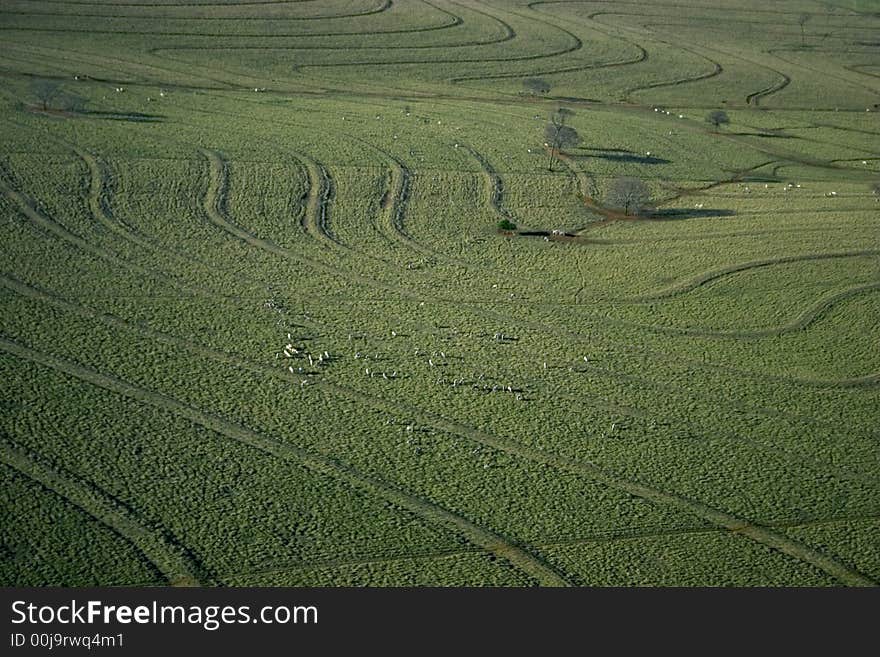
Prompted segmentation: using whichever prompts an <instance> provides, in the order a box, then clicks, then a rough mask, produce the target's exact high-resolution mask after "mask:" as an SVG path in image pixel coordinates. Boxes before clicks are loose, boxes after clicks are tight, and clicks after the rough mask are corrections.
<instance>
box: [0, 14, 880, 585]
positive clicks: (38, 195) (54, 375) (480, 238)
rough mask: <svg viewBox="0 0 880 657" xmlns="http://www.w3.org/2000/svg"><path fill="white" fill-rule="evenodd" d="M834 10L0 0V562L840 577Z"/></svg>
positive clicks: (126, 570)
mask: <svg viewBox="0 0 880 657" xmlns="http://www.w3.org/2000/svg"><path fill="white" fill-rule="evenodd" d="M844 4H846V7H844V6H843V5H844ZM869 4H870V3H858V2H851V3H841V2H838V3H836V5H835V7H836V8H830V7H829V8H817V7H816V6H813V5H810V4H809V3H804V2H800V1H799V0H792V1H791V2H786V3H782V4H780V5H779V6H777V5H773V6H772V7H770V6H768V5H767V4H766V3H757V2H739V3H736V6H735V7H730V6H729V4H727V5H721V4H718V3H717V2H714V1H708V0H707V2H703V3H700V6H699V7H695V8H692V10H691V11H689V12H688V13H687V14H686V15H684V14H682V13H681V12H680V11H679V10H678V9H676V8H675V7H673V6H672V5H668V4H665V3H661V2H652V3H648V4H647V5H645V4H644V3H642V4H641V5H637V4H635V3H613V4H610V3H604V2H574V3H568V2H566V3H562V2H538V3H534V2H532V3H525V2H501V1H496V0H488V1H486V2H452V1H445V0H444V1H442V2H441V1H440V0H436V1H435V0H431V1H430V2H423V1H416V0H412V1H406V2H404V1H400V2H394V3H393V4H389V3H383V2H381V1H380V0H332V1H331V2H326V3H324V2H322V3H275V4H271V3H270V4H263V5H259V4H258V5H253V4H244V3H243V4H236V3H228V4H223V5H193V4H176V3H174V2H167V3H162V4H156V3H143V4H138V3H131V4H126V5H117V4H114V3H109V2H95V3H93V4H90V5H87V6H83V5H76V6H74V5H70V4H68V3H64V2H58V3H52V4H51V5H45V6H43V5H41V6H39V7H37V6H36V5H35V4H34V3H31V2H28V1H27V0H16V1H14V2H9V3H6V4H4V7H3V8H2V9H0V14H2V24H0V30H2V32H3V35H4V44H5V45H4V51H3V53H2V54H0V72H2V75H3V80H4V85H3V88H2V92H0V120H2V124H3V130H0V216H2V222H0V244H2V247H0V258H2V261H3V274H2V278H0V283H2V285H0V304H2V306H3V313H2V327H0V352H2V356H0V370H2V372H0V382H2V383H0V386H2V391H3V395H2V399H3V400H4V401H3V406H2V412H0V423H2V424H0V430H2V433H3V439H2V441H0V449H2V452H0V454H2V462H3V468H2V472H3V481H4V487H3V494H2V495H3V506H2V508H3V511H2V513H0V520H2V522H0V527H3V529H2V530H0V536H2V541H0V545H2V547H0V554H2V558H0V582H2V583H3V584H7V585H28V584H36V585H93V584H112V585H125V584H162V583H171V584H175V585H189V584H194V583H198V584H205V585H268V586H272V585H302V586H312V585H369V586H387V585H447V586H457V585H491V586H524V585H683V586H699V585H711V586H732V585H747V586H753V585H757V586H793V585H807V586H837V585H865V584H868V585H872V584H876V583H877V581H878V577H880V559H878V555H880V551H878V550H877V549H876V530H877V527H876V525H877V517H878V515H880V495H878V483H880V471H878V466H880V462H878V458H877V450H876V440H877V435H878V433H877V429H876V427H877V426H878V420H880V417H878V412H877V409H878V401H880V398H878V390H880V388H878V382H880V379H878V372H880V359H878V358H880V356H878V352H877V349H876V345H877V341H878V339H880V333H878V328H877V322H876V320H875V318H876V317H877V316H878V313H880V307H878V303H880V296H878V285H880V259H878V258H880V240H878V234H880V233H878V230H877V216H878V214H877V210H878V205H877V197H876V196H873V195H872V194H871V193H870V184H871V183H872V182H874V181H876V180H877V178H878V166H880V165H878V163H880V147H878V143H877V135H878V134H880V130H878V128H877V123H876V122H877V118H876V117H877V115H878V114H877V112H876V111H875V110H877V109H878V108H876V107H875V106H874V104H875V103H877V102H878V101H880V98H878V96H880V84H878V78H877V75H876V70H875V69H877V68H878V66H880V64H878V63H877V61H876V56H875V55H874V54H873V53H872V52H871V48H870V46H869V45H864V44H862V42H863V41H866V40H869V36H870V35H871V34H872V32H871V29H872V26H873V27H874V28H876V26H875V25H873V22H876V20H877V17H876V15H874V14H871V13H870V10H871V8H870V7H866V6H864V5H869ZM832 9H833V10H832ZM804 11H809V12H812V18H811V20H810V21H809V22H808V23H807V24H806V29H805V31H806V34H805V36H804V41H803V43H802V42H801V34H800V29H799V27H798V25H797V22H796V19H797V17H798V16H799V15H800V13H802V12H804ZM854 12H855V13H854ZM858 12H863V13H858ZM722 17H723V18H724V25H725V28H724V29H720V27H719V25H720V19H721V18H722ZM74 76H77V77H78V78H79V79H74ZM530 76H540V77H542V78H544V79H546V80H547V81H548V82H549V83H550V84H551V91H550V92H549V94H548V95H547V96H546V97H534V96H530V95H526V94H523V93H522V79H523V78H524V77H530ZM34 77H50V78H53V79H57V80H58V81H59V82H61V83H62V84H63V87H64V88H65V89H66V90H68V91H70V92H75V93H77V94H78V95H80V96H82V97H84V98H86V99H87V104H86V110H85V111H77V112H71V111H61V110H58V109H55V110H53V111H49V112H42V111H35V106H36V101H35V99H34V98H33V97H32V96H31V95H30V91H29V87H30V83H31V81H32V79H33V78H34ZM117 88H121V89H123V91H119V92H117V91H116V89H117ZM560 104H564V105H565V106H567V107H569V108H571V109H572V110H573V111H574V112H575V114H574V116H573V117H571V119H570V120H569V121H570V125H571V126H572V127H574V128H575V129H576V130H577V131H578V132H579V134H580V135H581V137H582V143H581V145H580V146H579V147H577V148H573V149H570V150H568V151H566V153H565V154H564V157H563V158H561V160H560V161H559V162H557V163H556V166H555V167H554V170H553V171H549V170H548V168H547V151H546V149H545V147H544V145H543V131H544V126H545V124H546V122H547V120H548V116H549V114H550V112H552V111H553V109H555V108H556V107H557V106H559V105H560ZM718 108H723V109H725V111H727V112H728V114H729V116H730V118H731V123H730V125H728V126H725V127H723V128H722V129H721V130H718V131H715V130H713V128H712V127H711V126H710V125H709V124H707V123H706V122H705V120H704V117H705V115H706V114H707V112H708V111H710V110H712V109H718ZM866 109H868V110H871V111H866ZM618 176H636V177H639V178H642V179H644V180H645V181H646V182H647V183H648V185H649V187H650V188H651V190H652V193H653V196H654V202H655V205H656V208H655V209H654V210H653V211H652V212H651V213H649V214H646V215H644V216H642V217H640V218H636V219H615V218H614V217H612V218H611V219H610V220H609V219H608V218H607V217H606V216H604V215H602V214H601V213H600V212H599V211H597V210H596V209H595V205H596V203H598V204H600V205H601V196H602V193H603V190H604V189H606V188H607V187H608V185H609V184H610V183H611V181H612V180H613V179H614V178H616V177H618ZM585 195H586V196H589V197H591V198H592V203H593V206H594V207H592V208H591V207H590V206H589V205H588V204H585V203H584V196H585ZM503 218H508V219H509V220H511V221H513V222H515V223H516V224H517V226H518V230H519V231H521V232H523V231H534V232H536V233H549V232H550V231H553V230H561V231H564V232H566V233H569V235H570V236H568V237H564V238H560V237H558V236H555V235H552V234H549V235H547V237H548V239H546V240H545V239H543V238H542V235H541V234H538V235H536V236H525V235H519V234H511V235H505V234H500V233H499V232H498V231H497V225H498V222H499V221H500V220H501V219H503ZM551 237H552V239H551ZM288 336H289V337H288ZM288 344H289V345H291V346H292V347H295V348H296V350H297V352H298V353H297V354H292V355H291V356H290V357H288V356H286V355H284V353H283V352H284V349H285V347H286V345H288ZM288 353H291V352H288ZM325 353H326V354H327V356H326V357H325V356H324V354H325ZM306 354H308V355H306ZM319 355H320V356H321V358H320V361H319V360H318V357H319ZM309 357H311V362H310V360H309ZM50 519H51V522H50Z"/></svg>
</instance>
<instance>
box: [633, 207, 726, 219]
mask: <svg viewBox="0 0 880 657" xmlns="http://www.w3.org/2000/svg"><path fill="white" fill-rule="evenodd" d="M735 214H736V212H734V211H733V210H726V209H722V208H664V209H662V210H653V211H652V212H650V213H646V217H648V218H649V219H656V220H660V221H674V220H676V219H697V218H706V217H732V216H734V215H735Z"/></svg>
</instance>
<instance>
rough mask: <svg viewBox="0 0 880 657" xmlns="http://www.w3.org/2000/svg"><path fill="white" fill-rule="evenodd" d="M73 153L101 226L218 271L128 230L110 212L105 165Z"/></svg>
mask: <svg viewBox="0 0 880 657" xmlns="http://www.w3.org/2000/svg"><path fill="white" fill-rule="evenodd" d="M74 152H75V153H76V154H77V155H78V156H79V157H80V159H82V160H83V161H84V162H85V163H86V165H87V167H88V169H89V176H90V180H89V190H88V201H89V209H90V211H91V213H92V216H93V217H94V218H95V219H96V220H97V221H98V222H99V223H101V224H102V225H104V226H105V227H107V228H108V229H110V230H111V231H113V232H114V233H116V234H117V235H120V236H121V237H123V238H124V239H126V240H128V241H130V242H132V243H134V244H137V245H138V246H140V247H142V248H143V249H146V250H147V251H150V252H152V253H162V254H167V255H169V256H171V257H173V258H174V259H176V260H178V261H180V262H184V263H186V264H188V265H194V266H196V267H198V268H203V269H205V270H206V271H217V269H218V267H217V265H216V264H209V263H207V262H204V261H202V260H199V259H198V258H195V257H192V256H189V255H186V254H184V253H180V252H179V251H177V250H175V249H170V248H168V247H166V246H164V245H161V244H159V243H157V242H156V241H155V240H154V239H152V238H151V237H149V236H147V235H145V234H143V233H141V232H140V231H138V230H137V229H135V228H132V227H130V226H128V225H127V224H126V223H125V222H124V221H123V220H121V219H119V218H118V217H117V216H116V215H115V213H114V212H113V211H112V210H111V209H110V205H109V199H108V195H109V187H110V185H109V183H108V178H107V172H106V167H105V166H104V164H103V163H102V162H101V161H100V160H98V158H97V157H95V156H94V155H92V154H91V153H89V152H87V151H85V150H82V149H80V148H74ZM235 278H236V279H237V280H239V281H241V280H244V281H247V282H249V283H251V284H254V285H259V286H264V285H265V284H264V283H260V282H259V281H255V280H253V279H251V278H250V277H248V276H246V275H243V274H238V273H236V274H235ZM213 294H215V293H214V292H210V291H207V290H206V291H204V295H206V296H207V295H213Z"/></svg>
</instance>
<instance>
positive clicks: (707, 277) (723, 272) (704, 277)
mask: <svg viewBox="0 0 880 657" xmlns="http://www.w3.org/2000/svg"><path fill="white" fill-rule="evenodd" d="M876 255H880V249H862V250H859V251H841V252H837V253H806V254H803V255H792V256H781V257H778V258H766V259H764V260H750V261H749V262H740V263H737V264H734V265H730V266H728V267H721V268H719V269H710V270H709V271H705V272H703V273H701V274H697V275H696V276H693V277H691V278H689V279H687V280H684V281H681V282H679V283H676V284H674V285H671V286H670V287H667V288H664V289H661V290H657V291H656V292H649V293H647V294H642V295H638V296H634V297H626V298H622V299H617V301H620V302H623V303H638V304H641V303H651V302H654V301H658V300H661V299H668V298H670V297H674V296H678V295H680V294H685V293H687V292H691V291H693V290H695V289H697V288H699V287H702V286H704V285H707V284H709V283H713V282H715V281H717V280H719V279H722V278H724V277H726V276H730V275H731V274H736V273H738V272H742V271H748V270H751V269H760V268H762V267H770V266H772V265H781V264H786V263H790V262H805V261H812V260H829V259H836V258H857V257H861V256H876Z"/></svg>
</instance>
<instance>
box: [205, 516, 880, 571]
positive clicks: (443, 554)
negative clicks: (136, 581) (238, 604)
mask: <svg viewBox="0 0 880 657" xmlns="http://www.w3.org/2000/svg"><path fill="white" fill-rule="evenodd" d="M877 519H878V517H877V516H865V517H859V518H819V519H816V520H810V521H808V522H774V523H768V524H769V525H770V526H773V527H776V528H779V529H801V528H804V527H821V526H823V525H833V524H839V523H845V522H871V521H874V520H877ZM723 531H724V530H723V529H719V528H718V527H681V528H670V529H658V530H656V531H635V532H631V531H627V532H619V533H616V534H615V533H613V532H612V531H609V532H606V533H598V534H593V535H590V536H576V537H571V538H549V539H548V540H543V541H542V542H541V543H538V544H536V545H535V547H536V548H538V549H540V550H547V549H553V548H558V547H565V546H569V545H591V544H596V543H613V542H617V541H639V540H644V539H653V538H671V537H675V536H691V535H693V536H699V535H703V534H717V533H720V532H723ZM483 554H488V553H487V552H485V551H484V550H480V549H476V548H471V549H467V548H464V549H457V550H455V549H449V550H434V551H431V552H422V553H409V554H401V555H382V554H375V555H364V556H363V557H360V558H352V559H335V560H329V559H328V560H324V561H319V562H309V563H288V564H278V567H275V568H266V569H262V570H253V571H249V572H240V573H228V574H225V575H223V577H224V578H225V579H227V580H231V579H240V578H247V577H265V576H270V575H282V574H288V573H301V572H304V571H311V570H318V569H322V568H340V567H346V566H366V565H373V564H390V563H400V562H408V561H432V560H435V559H447V558H452V557H465V556H478V555H483Z"/></svg>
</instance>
